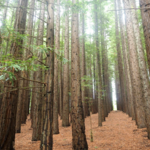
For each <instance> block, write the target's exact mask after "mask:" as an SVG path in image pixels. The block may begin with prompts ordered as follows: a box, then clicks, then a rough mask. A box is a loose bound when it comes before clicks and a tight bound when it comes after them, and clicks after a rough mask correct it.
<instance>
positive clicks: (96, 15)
mask: <svg viewBox="0 0 150 150" xmlns="http://www.w3.org/2000/svg"><path fill="white" fill-rule="evenodd" d="M96 3H97V0H95V4H94V9H95V40H96V63H97V68H98V79H99V81H98V89H99V90H98V126H102V120H103V119H102V118H103V117H102V111H103V106H102V95H101V94H102V93H101V91H102V87H101V84H102V80H101V65H100V55H99V38H98V14H97V11H98V9H97V4H96Z"/></svg>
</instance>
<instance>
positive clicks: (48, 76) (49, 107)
mask: <svg viewBox="0 0 150 150" xmlns="http://www.w3.org/2000/svg"><path fill="white" fill-rule="evenodd" d="M46 2H47V7H48V9H47V10H48V14H47V17H48V24H47V47H48V49H49V51H48V52H47V57H46V65H47V68H48V70H47V71H46V72H45V83H46V86H45V106H46V108H45V114H44V116H45V118H44V120H43V121H44V123H43V124H44V125H43V130H42V131H43V132H42V138H41V145H40V149H41V150H47V149H48V150H52V149H53V96H54V94H53V87H54V0H47V1H46ZM49 47H50V48H49Z"/></svg>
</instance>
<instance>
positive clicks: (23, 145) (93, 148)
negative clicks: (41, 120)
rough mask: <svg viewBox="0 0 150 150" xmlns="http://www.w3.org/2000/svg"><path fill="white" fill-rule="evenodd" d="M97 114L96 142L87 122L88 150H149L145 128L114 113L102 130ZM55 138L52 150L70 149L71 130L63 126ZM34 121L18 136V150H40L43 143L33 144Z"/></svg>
mask: <svg viewBox="0 0 150 150" xmlns="http://www.w3.org/2000/svg"><path fill="white" fill-rule="evenodd" d="M97 117H98V116H97V114H94V115H92V128H93V135H94V142H90V117H87V118H86V120H85V125H86V137H87V141H88V146H89V150H150V140H148V138H147V132H146V129H137V126H136V125H135V122H134V121H132V120H131V118H129V117H128V115H126V114H125V113H123V112H120V111H113V112H111V113H110V114H109V116H108V118H106V122H104V123H103V126H102V127H97V124H98V123H97V122H98V121H97ZM59 124H60V134H58V135H54V148H53V150H71V140H72V134H71V127H67V128H64V127H61V120H59ZM30 125H31V122H30V120H29V119H28V120H27V124H26V125H22V133H20V134H16V143H15V148H16V150H39V144H40V142H39V141H38V142H32V141H31V137H32V129H31V128H30Z"/></svg>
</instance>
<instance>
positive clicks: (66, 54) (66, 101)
mask: <svg viewBox="0 0 150 150" xmlns="http://www.w3.org/2000/svg"><path fill="white" fill-rule="evenodd" d="M65 8H66V16H65V47H64V49H65V51H64V57H65V59H67V60H69V13H68V12H69V8H68V6H66V7H65ZM63 73H64V76H63V116H62V117H63V119H62V126H63V127H67V126H69V125H70V124H69V62H67V63H66V64H64V70H63Z"/></svg>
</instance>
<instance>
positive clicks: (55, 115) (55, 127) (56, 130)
mask: <svg viewBox="0 0 150 150" xmlns="http://www.w3.org/2000/svg"><path fill="white" fill-rule="evenodd" d="M55 35H56V36H55V54H54V57H55V58H54V83H55V84H54V104H53V119H54V120H53V123H54V125H53V133H54V134H59V125H58V106H59V105H58V102H59V100H58V99H59V97H58V56H57V55H58V51H59V49H60V0H57V18H56V33H55Z"/></svg>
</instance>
